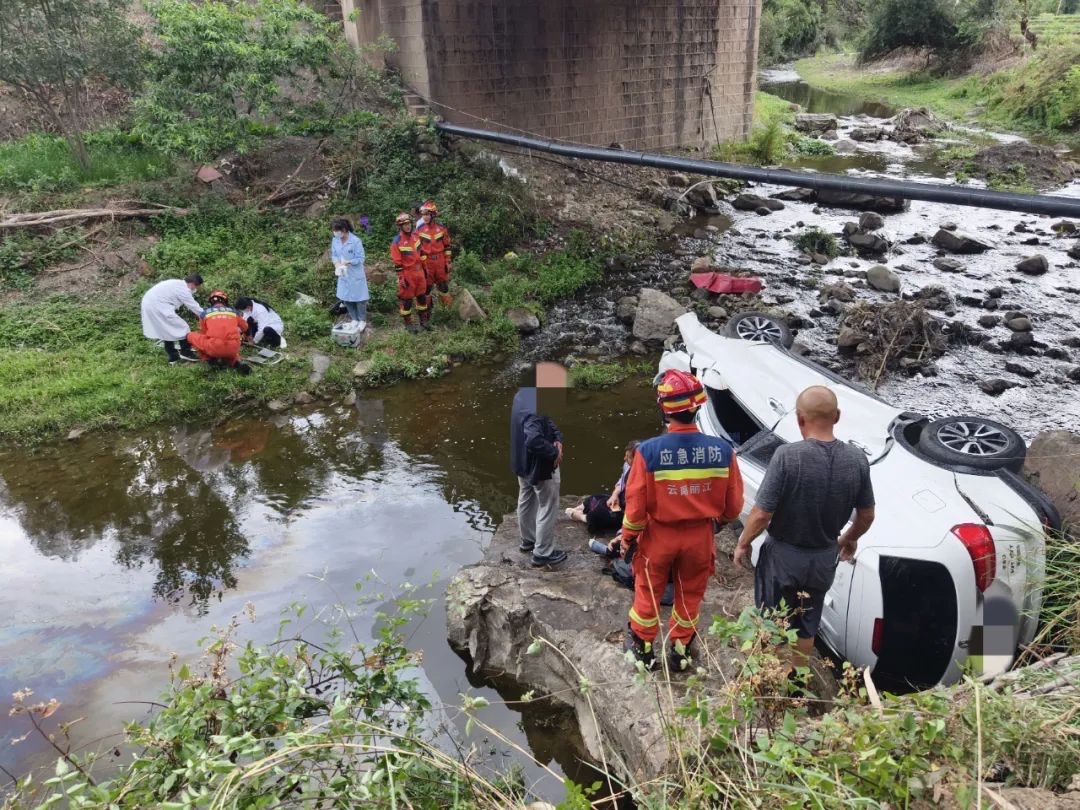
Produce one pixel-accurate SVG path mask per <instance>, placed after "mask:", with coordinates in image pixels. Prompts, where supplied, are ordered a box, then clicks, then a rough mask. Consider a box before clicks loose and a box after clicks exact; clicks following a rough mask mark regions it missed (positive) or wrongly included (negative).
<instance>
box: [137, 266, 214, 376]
mask: <svg viewBox="0 0 1080 810" xmlns="http://www.w3.org/2000/svg"><path fill="white" fill-rule="evenodd" d="M202 283H203V280H202V276H200V275H199V274H198V273H192V274H191V275H190V276H187V277H186V278H184V279H178V278H170V279H166V280H165V281H159V282H158V283H157V284H155V285H154V286H153V287H151V288H150V289H149V290H147V291H146V294H145V295H144V296H143V297H142V329H143V334H144V335H145V336H146V337H148V338H150V339H151V340H160V341H162V343H164V344H165V353H166V354H167V355H168V356H169V363H170V364H172V363H177V362H179V361H180V360H188V361H190V362H193V363H197V362H199V358H198V357H196V356H195V353H194V352H193V351H192V350H191V344H190V343H188V341H187V335H188V332H190V331H191V327H190V326H188V323H187V321H185V320H184V319H183V318H181V317H180V315H179V314H178V313H177V310H178V309H180V307H186V308H187V309H188V310H189V311H190V312H191V313H192V314H193V315H194V316H195V317H196V318H201V317H202V311H203V308H202V307H201V306H199V302H198V301H196V300H195V296H194V295H192V293H194V292H195V291H196V290H197V289H199V287H201V286H202ZM177 344H179V349H177Z"/></svg>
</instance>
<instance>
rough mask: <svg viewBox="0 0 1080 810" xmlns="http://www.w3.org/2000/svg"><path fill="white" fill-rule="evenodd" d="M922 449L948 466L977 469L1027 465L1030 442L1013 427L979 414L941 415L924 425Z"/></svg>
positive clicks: (1022, 466)
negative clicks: (1026, 442) (1025, 462)
mask: <svg viewBox="0 0 1080 810" xmlns="http://www.w3.org/2000/svg"><path fill="white" fill-rule="evenodd" d="M918 450H919V452H920V453H921V454H922V455H923V456H925V457H926V458H928V459H930V460H931V461H937V462H940V463H942V464H945V465H947V466H956V467H969V468H974V469H977V470H1000V469H1003V468H1004V469H1007V470H1011V471H1012V472H1015V473H1018V472H1020V471H1021V470H1022V469H1023V468H1024V458H1025V456H1026V455H1027V446H1026V445H1025V444H1024V440H1023V439H1021V438H1020V436H1019V435H1018V434H1017V433H1016V431H1015V430H1013V429H1012V428H1009V427H1006V426H1005V425H1003V424H1001V423H1000V422H994V421H992V420H990V419H982V418H981V417H978V416H953V417H949V418H948V419H938V420H936V421H934V422H931V423H930V424H928V425H927V426H926V427H924V428H923V430H922V434H921V435H920V436H919V445H918Z"/></svg>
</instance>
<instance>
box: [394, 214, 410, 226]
mask: <svg viewBox="0 0 1080 810" xmlns="http://www.w3.org/2000/svg"><path fill="white" fill-rule="evenodd" d="M394 222H396V223H397V224H398V225H412V217H411V216H409V215H408V214H406V213H405V212H404V211H403V212H401V213H400V214H398V215H397V219H395V220H394Z"/></svg>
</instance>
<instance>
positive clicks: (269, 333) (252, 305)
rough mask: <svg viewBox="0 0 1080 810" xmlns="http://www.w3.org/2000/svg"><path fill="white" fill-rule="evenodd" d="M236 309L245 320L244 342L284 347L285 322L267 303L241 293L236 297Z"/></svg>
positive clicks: (275, 347)
mask: <svg viewBox="0 0 1080 810" xmlns="http://www.w3.org/2000/svg"><path fill="white" fill-rule="evenodd" d="M236 311H237V312H239V313H240V317H242V318H244V320H246V321H247V332H246V333H245V334H244V341H245V342H247V343H252V344H254V345H256V346H269V347H270V348H271V349H279V348H280V349H284V348H285V324H284V323H283V322H282V320H281V316H280V315H278V314H277V313H276V312H275V311H274V310H273V309H271V308H270V305H269V304H267V303H266V302H265V301H260V300H259V299H258V298H250V297H248V296H246V295H241V296H240V297H239V298H237V299H236Z"/></svg>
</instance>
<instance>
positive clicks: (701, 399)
mask: <svg viewBox="0 0 1080 810" xmlns="http://www.w3.org/2000/svg"><path fill="white" fill-rule="evenodd" d="M656 403H657V404H658V405H659V406H660V409H661V410H662V411H663V412H664V413H665V414H669V413H682V412H683V411H696V410H697V409H698V408H700V407H701V406H702V405H704V404H705V389H704V388H702V387H701V381H700V380H698V378H697V377H695V376H694V375H693V374H689V373H687V372H685V371H678V370H676V369H672V370H670V371H665V372H664V373H663V375H662V376H661V377H660V381H659V382H658V383H657V384H656Z"/></svg>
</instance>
